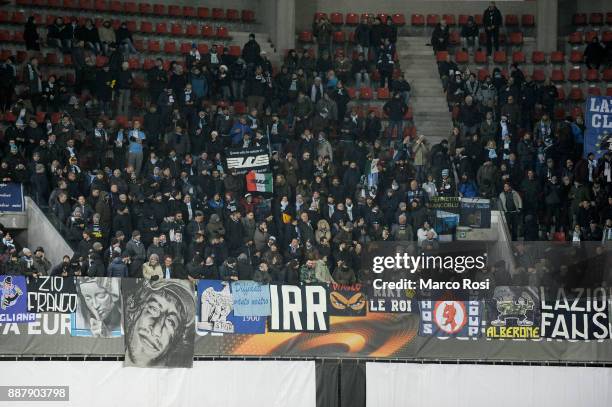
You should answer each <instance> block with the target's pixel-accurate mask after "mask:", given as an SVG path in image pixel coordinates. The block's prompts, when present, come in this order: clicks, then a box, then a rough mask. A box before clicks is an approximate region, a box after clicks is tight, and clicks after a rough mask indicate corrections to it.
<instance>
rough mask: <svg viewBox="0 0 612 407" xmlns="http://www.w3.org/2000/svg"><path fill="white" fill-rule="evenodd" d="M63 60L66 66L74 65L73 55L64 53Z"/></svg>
mask: <svg viewBox="0 0 612 407" xmlns="http://www.w3.org/2000/svg"><path fill="white" fill-rule="evenodd" d="M63 60H64V66H72V55H70V54H64V56H63Z"/></svg>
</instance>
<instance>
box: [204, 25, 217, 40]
mask: <svg viewBox="0 0 612 407" xmlns="http://www.w3.org/2000/svg"><path fill="white" fill-rule="evenodd" d="M214 35H215V32H214V30H213V28H212V27H211V26H209V25H208V24H206V25H204V26H203V27H202V36H203V37H205V38H210V37H214Z"/></svg>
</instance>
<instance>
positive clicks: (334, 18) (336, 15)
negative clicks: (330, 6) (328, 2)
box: [329, 12, 344, 25]
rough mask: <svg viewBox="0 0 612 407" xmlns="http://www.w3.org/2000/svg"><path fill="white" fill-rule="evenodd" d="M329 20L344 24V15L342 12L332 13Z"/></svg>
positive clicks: (335, 23) (336, 23) (334, 23)
mask: <svg viewBox="0 0 612 407" xmlns="http://www.w3.org/2000/svg"><path fill="white" fill-rule="evenodd" d="M329 22H330V23H332V24H333V25H342V24H344V16H343V15H342V13H337V12H336V13H331V14H330V15H329Z"/></svg>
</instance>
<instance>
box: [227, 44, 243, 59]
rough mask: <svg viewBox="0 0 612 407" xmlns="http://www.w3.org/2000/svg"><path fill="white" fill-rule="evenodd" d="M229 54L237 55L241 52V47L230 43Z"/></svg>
mask: <svg viewBox="0 0 612 407" xmlns="http://www.w3.org/2000/svg"><path fill="white" fill-rule="evenodd" d="M229 54H230V55H231V56H233V57H239V56H240V55H241V54H242V49H241V48H240V45H230V46H229Z"/></svg>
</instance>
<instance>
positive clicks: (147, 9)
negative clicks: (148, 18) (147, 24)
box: [138, 3, 153, 14]
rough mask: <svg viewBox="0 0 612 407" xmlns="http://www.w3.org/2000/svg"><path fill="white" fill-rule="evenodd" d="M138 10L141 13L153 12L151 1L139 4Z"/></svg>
mask: <svg viewBox="0 0 612 407" xmlns="http://www.w3.org/2000/svg"><path fill="white" fill-rule="evenodd" d="M138 11H140V14H153V7H152V6H151V5H150V4H149V3H140V4H138Z"/></svg>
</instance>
